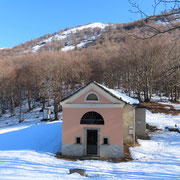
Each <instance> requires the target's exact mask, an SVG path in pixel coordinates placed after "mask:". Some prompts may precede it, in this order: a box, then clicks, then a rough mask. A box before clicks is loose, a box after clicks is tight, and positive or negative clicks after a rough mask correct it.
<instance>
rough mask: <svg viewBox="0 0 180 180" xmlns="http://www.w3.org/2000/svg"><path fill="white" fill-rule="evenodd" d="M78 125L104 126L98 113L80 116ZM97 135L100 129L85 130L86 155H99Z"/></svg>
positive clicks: (90, 112)
mask: <svg viewBox="0 0 180 180" xmlns="http://www.w3.org/2000/svg"><path fill="white" fill-rule="evenodd" d="M80 124H87V125H92V126H93V125H104V119H103V117H102V116H101V115H100V114H99V113H97V112H95V111H89V112H87V113H85V114H84V115H83V116H82V118H81V122H80ZM99 134H100V128H93V127H89V128H85V140H86V154H88V155H97V154H98V153H99V150H98V149H99V148H98V147H99V141H100V138H99Z"/></svg>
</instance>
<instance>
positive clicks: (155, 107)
mask: <svg viewBox="0 0 180 180" xmlns="http://www.w3.org/2000/svg"><path fill="white" fill-rule="evenodd" d="M173 103H177V104H180V102H173ZM142 104H143V105H144V106H146V107H147V109H148V110H149V111H151V112H152V113H164V114H171V115H174V116H177V115H178V114H180V110H176V109H174V107H173V106H172V105H165V104H159V103H155V102H143V103H142Z"/></svg>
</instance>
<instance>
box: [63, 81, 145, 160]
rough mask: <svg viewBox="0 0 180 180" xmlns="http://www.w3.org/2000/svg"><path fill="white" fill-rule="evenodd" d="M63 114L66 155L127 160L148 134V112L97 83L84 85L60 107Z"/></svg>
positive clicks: (137, 103)
mask: <svg viewBox="0 0 180 180" xmlns="http://www.w3.org/2000/svg"><path fill="white" fill-rule="evenodd" d="M60 104H61V105H62V111H63V124H62V155H65V156H100V157H111V158H119V157H124V149H123V146H124V144H130V145H132V146H133V145H134V143H135V139H136V138H144V137H145V135H146V133H145V130H146V116H145V113H146V108H145V106H143V105H141V104H140V103H139V101H138V100H137V99H133V98H130V97H128V96H126V95H125V94H122V93H120V92H118V91H115V90H113V89H109V88H107V87H105V86H104V85H101V84H99V83H97V82H90V83H88V84H87V85H84V86H83V87H81V88H80V89H78V90H77V91H75V92H74V93H73V94H71V95H70V96H69V97H67V98H65V99H63V100H62V101H61V103H60Z"/></svg>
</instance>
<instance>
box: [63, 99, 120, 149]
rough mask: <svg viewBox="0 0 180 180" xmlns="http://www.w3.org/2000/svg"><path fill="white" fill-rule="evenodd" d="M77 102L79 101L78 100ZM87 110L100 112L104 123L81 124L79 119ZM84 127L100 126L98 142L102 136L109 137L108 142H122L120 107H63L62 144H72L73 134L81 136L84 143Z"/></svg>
mask: <svg viewBox="0 0 180 180" xmlns="http://www.w3.org/2000/svg"><path fill="white" fill-rule="evenodd" d="M82 98H83V97H81V98H79V100H82ZM83 101H84V99H83ZM103 102H105V101H103ZM76 103H77V101H76ZM82 103H83V102H82ZM101 103H102V102H101ZM78 104H80V103H79V102H78ZM88 111H96V112H98V113H99V114H101V115H102V116H103V118H104V125H81V124H80V120H81V118H82V116H83V115H84V114H85V113H86V112H88ZM84 127H87V128H100V144H102V143H103V142H102V138H103V136H109V137H110V144H113V145H122V144H123V124H122V108H63V128H62V143H63V144H74V142H75V136H81V138H82V143H84V142H85V141H84V136H85V135H84Z"/></svg>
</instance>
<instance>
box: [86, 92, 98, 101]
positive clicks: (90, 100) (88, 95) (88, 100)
mask: <svg viewBox="0 0 180 180" xmlns="http://www.w3.org/2000/svg"><path fill="white" fill-rule="evenodd" d="M90 94H95V95H96V96H97V98H98V100H87V97H88V96H89V95H90ZM84 101H85V102H100V99H99V96H98V94H96V93H95V92H93V91H91V92H89V93H88V94H86V96H85V98H84Z"/></svg>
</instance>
